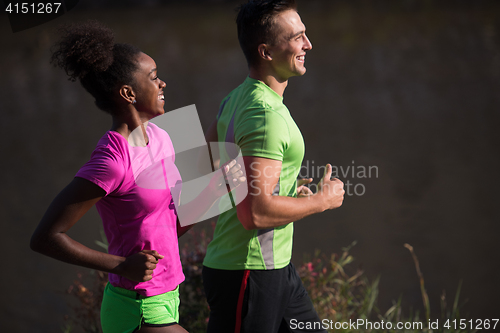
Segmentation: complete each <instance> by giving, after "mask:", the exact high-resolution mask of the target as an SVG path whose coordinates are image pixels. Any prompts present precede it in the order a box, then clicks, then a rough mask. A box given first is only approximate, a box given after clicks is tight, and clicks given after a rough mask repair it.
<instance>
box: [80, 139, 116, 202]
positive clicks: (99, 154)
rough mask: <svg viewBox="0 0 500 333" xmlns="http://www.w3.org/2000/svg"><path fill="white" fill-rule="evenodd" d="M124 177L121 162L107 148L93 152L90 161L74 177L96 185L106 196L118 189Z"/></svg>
mask: <svg viewBox="0 0 500 333" xmlns="http://www.w3.org/2000/svg"><path fill="white" fill-rule="evenodd" d="M124 176H125V169H124V163H123V161H121V158H120V156H119V155H117V154H113V152H112V150H110V149H109V148H108V147H102V148H97V149H96V150H94V152H93V153H92V156H91V157H90V160H89V161H88V162H87V163H85V165H84V166H83V167H82V168H81V169H80V170H79V171H78V172H77V174H76V175H75V177H80V178H84V179H87V180H88V181H91V182H92V183H94V184H96V185H97V186H99V187H100V188H102V189H103V190H104V191H106V195H108V194H110V193H112V192H114V191H115V190H117V189H118V187H119V186H120V185H121V184H122V182H123V178H124Z"/></svg>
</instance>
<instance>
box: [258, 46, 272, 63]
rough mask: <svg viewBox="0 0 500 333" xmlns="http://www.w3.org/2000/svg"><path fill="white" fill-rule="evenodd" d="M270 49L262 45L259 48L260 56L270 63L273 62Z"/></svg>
mask: <svg viewBox="0 0 500 333" xmlns="http://www.w3.org/2000/svg"><path fill="white" fill-rule="evenodd" d="M270 49H271V48H270V47H269V45H268V44H260V45H259V47H258V48H257V51H258V52H259V56H260V57H261V58H262V59H264V60H268V61H270V60H273V56H272V52H271V50H270Z"/></svg>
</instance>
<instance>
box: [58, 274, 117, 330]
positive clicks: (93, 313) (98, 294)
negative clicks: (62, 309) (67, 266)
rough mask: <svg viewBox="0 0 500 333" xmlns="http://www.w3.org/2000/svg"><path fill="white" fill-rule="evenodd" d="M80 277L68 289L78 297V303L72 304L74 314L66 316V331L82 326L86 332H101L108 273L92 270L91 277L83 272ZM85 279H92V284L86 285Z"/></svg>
mask: <svg viewBox="0 0 500 333" xmlns="http://www.w3.org/2000/svg"><path fill="white" fill-rule="evenodd" d="M77 277H78V279H77V280H75V281H74V282H73V284H72V285H71V286H69V288H68V290H67V291H66V292H67V293H68V294H69V295H71V296H73V297H74V298H76V304H77V305H70V307H71V308H72V310H73V313H74V314H73V315H72V316H65V318H64V319H65V322H66V326H65V328H64V332H71V331H72V327H74V326H76V327H81V328H82V329H83V331H84V332H86V333H101V332H102V330H101V320H100V318H101V317H100V311H101V302H102V295H103V293H104V288H105V287H106V283H107V282H108V274H107V273H104V272H101V271H91V272H90V276H89V278H90V279H89V278H85V277H84V276H83V275H82V274H81V273H78V274H77ZM84 280H91V281H92V282H91V286H90V287H86V286H85V285H84V282H83V281H84Z"/></svg>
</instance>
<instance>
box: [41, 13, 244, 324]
mask: <svg viewBox="0 0 500 333" xmlns="http://www.w3.org/2000/svg"><path fill="white" fill-rule="evenodd" d="M52 61H53V62H54V63H55V64H56V65H58V66H59V67H61V68H63V69H64V70H65V71H66V73H67V74H68V75H69V77H70V79H71V80H73V81H75V80H76V79H79V80H80V82H81V84H82V85H83V87H84V88H85V89H86V90H87V91H88V92H89V93H90V94H91V95H92V96H93V97H94V98H95V103H96V105H97V106H98V107H99V108H100V109H102V110H104V111H106V112H107V113H109V114H110V115H111V118H112V126H111V129H110V131H108V132H107V133H106V134H104V136H103V137H102V138H101V139H100V141H99V142H98V144H97V147H96V149H95V150H94V152H93V153H92V156H91V159H90V160H89V161H88V162H87V163H86V164H85V165H84V166H83V167H82V168H81V169H80V170H79V171H78V173H77V174H76V176H75V178H74V179H73V180H72V181H71V183H70V184H69V185H68V186H67V187H66V188H65V189H63V190H62V192H61V193H60V194H59V195H58V196H57V197H56V198H55V199H54V201H53V202H52V204H51V205H50V207H49V208H48V210H47V212H46V213H45V215H44V216H43V218H42V220H41V222H40V224H39V226H38V228H37V229H36V231H35V232H34V234H33V237H32V240H31V248H32V249H33V250H35V251H38V252H40V253H43V254H45V255H48V256H51V257H53V258H56V259H59V260H62V261H65V262H68V263H71V264H75V265H80V266H84V267H88V268H92V269H97V270H101V271H105V272H108V273H109V283H108V285H107V286H106V289H105V292H104V297H103V303H102V308H101V323H102V328H103V331H104V332H105V333H107V332H121V333H123V332H145V333H147V332H165V333H168V332H186V331H185V330H184V329H183V328H182V327H181V326H179V325H178V320H179V315H178V306H179V294H178V285H179V284H180V283H181V282H182V281H183V280H184V275H183V273H182V267H181V263H180V259H179V249H178V242H177V237H178V236H180V235H182V234H183V233H184V232H186V231H187V229H188V227H183V228H181V227H180V226H179V223H178V219H177V214H176V211H175V206H174V205H173V198H172V194H171V193H170V190H169V189H168V187H166V188H165V186H164V188H161V187H160V188H157V189H151V188H145V187H140V186H138V185H137V183H136V178H137V176H138V174H140V173H141V171H144V170H145V169H147V168H148V167H151V166H152V165H153V164H155V165H160V166H163V167H164V168H167V169H168V168H170V170H166V172H164V173H163V174H165V175H171V174H174V175H175V174H176V172H177V170H176V169H175V170H172V168H175V167H172V165H173V159H174V156H175V154H174V152H173V146H172V143H171V141H170V138H169V136H168V134H167V133H166V132H165V131H163V130H161V129H160V128H158V127H157V126H156V125H154V124H148V121H149V120H150V119H152V118H154V117H156V116H158V115H161V114H163V113H164V110H163V107H164V95H163V89H164V88H165V82H163V81H162V80H160V79H159V78H158V76H157V69H156V64H155V62H154V60H153V59H152V58H151V57H149V56H148V55H146V54H144V53H142V52H141V51H140V50H138V49H137V48H135V47H133V46H131V45H127V44H115V43H114V38H113V33H112V32H111V31H110V30H109V29H108V28H106V27H104V26H102V25H100V24H99V23H97V22H90V23H87V24H84V25H81V26H74V27H70V28H66V29H65V31H64V36H63V38H62V39H61V41H60V42H59V43H58V44H57V50H56V51H55V52H54V53H53V55H52ZM137 134H138V137H139V139H140V140H137V138H138V137H137ZM134 136H135V138H134ZM137 141H142V142H143V144H142V145H140V144H139V145H137V146H132V145H131V143H133V142H137ZM158 161H166V162H168V163H163V162H161V163H160V164H158ZM225 170H226V171H228V170H231V171H230V174H231V175H232V177H231V178H230V179H235V180H236V179H238V180H241V181H244V178H242V177H241V175H242V174H241V171H240V170H239V165H238V164H236V163H235V162H234V163H232V164H231V165H229V166H226V169H225ZM164 171H165V170H164ZM165 181H166V179H165ZM170 181H171V179H170ZM210 184H211V185H210V186H209V187H208V188H207V189H206V190H204V192H203V193H202V194H203V195H204V197H206V198H207V200H205V201H206V202H210V201H211V202H212V203H213V202H214V201H215V200H216V197H218V196H220V195H222V194H225V193H227V192H226V188H225V187H226V186H225V184H224V182H221V181H217V180H213V181H212V182H211V183H210ZM93 205H96V208H97V210H98V212H99V214H100V216H101V218H102V220H103V225H104V230H105V233H106V237H107V238H108V242H109V249H108V252H109V253H102V252H99V251H94V250H92V249H90V248H88V247H86V246H84V245H82V244H80V243H78V242H76V241H75V240H73V239H71V238H70V237H68V235H67V234H66V232H67V231H68V230H69V229H70V228H71V227H72V226H73V225H74V224H75V223H76V222H77V221H78V220H79V219H80V218H81V217H82V216H83V215H84V214H85V213H86V212H87V211H88V210H89V209H90V208H91V207H92V206H93ZM208 206H210V203H207V207H208ZM198 208H199V207H198Z"/></svg>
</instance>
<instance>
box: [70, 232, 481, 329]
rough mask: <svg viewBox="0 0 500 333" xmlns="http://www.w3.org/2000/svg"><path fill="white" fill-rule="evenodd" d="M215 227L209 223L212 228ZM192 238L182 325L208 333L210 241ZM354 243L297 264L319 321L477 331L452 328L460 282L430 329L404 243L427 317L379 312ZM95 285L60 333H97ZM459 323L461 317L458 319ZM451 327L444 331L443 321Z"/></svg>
mask: <svg viewBox="0 0 500 333" xmlns="http://www.w3.org/2000/svg"><path fill="white" fill-rule="evenodd" d="M214 227H215V223H212V228H214ZM185 237H189V238H190V239H189V240H188V241H187V242H186V243H185V245H184V247H183V248H182V249H181V251H180V256H181V261H182V266H183V270H184V275H185V276H186V280H185V282H184V283H182V284H181V285H180V298H181V305H180V307H179V312H180V324H181V326H183V327H184V328H185V329H186V330H187V331H189V332H191V333H201V332H205V331H206V326H207V322H208V316H209V307H208V304H207V301H206V298H205V293H204V291H203V281H202V276H201V272H202V265H203V259H204V257H205V254H206V248H207V245H208V243H209V242H210V239H211V237H210V236H209V235H208V234H207V231H206V230H205V229H201V230H200V231H198V230H197V229H191V230H190V231H189V233H188V234H187V236H185ZM102 238H103V239H102V241H97V242H96V243H97V244H99V245H100V246H101V247H103V248H105V249H107V245H106V244H107V243H106V240H105V237H104V235H103V236H102ZM355 244H356V242H353V243H352V244H351V245H350V246H349V247H347V248H343V249H342V254H341V255H337V254H331V255H330V256H327V255H326V254H324V253H321V252H320V251H319V250H317V251H316V252H315V253H314V255H313V257H312V258H311V257H310V256H309V257H308V256H305V257H304V261H303V263H302V264H300V265H299V266H298V272H299V275H300V277H301V278H302V281H303V283H304V286H305V287H306V289H307V291H308V293H309V296H310V297H311V300H312V301H313V303H314V305H315V308H316V310H317V312H318V315H319V317H320V318H321V319H322V320H324V319H326V320H328V321H331V322H332V323H337V322H339V323H342V322H349V320H352V321H356V320H358V319H364V320H369V321H371V322H381V321H382V320H383V321H384V322H385V323H387V322H390V323H394V324H395V323H398V322H400V323H410V324H412V323H416V322H422V326H423V329H419V330H415V329H403V330H396V328H395V327H394V328H392V329H365V330H361V331H362V332H384V333H385V332H387V333H393V332H407V333H412V332H425V333H434V332H436V333H440V332H443V333H444V332H449V333H459V332H460V333H462V332H476V330H472V329H470V328H468V329H465V330H460V329H457V328H455V327H454V326H455V324H454V321H455V323H456V322H460V312H459V308H460V305H459V296H460V289H461V283H460V284H459V287H458V290H457V293H456V295H455V299H454V302H453V305H452V308H451V309H449V308H448V306H447V303H446V296H445V294H444V292H443V295H442V296H441V318H440V324H439V325H438V328H437V329H430V328H429V327H427V326H428V325H427V323H428V322H429V320H432V319H431V317H430V316H431V311H430V302H429V296H428V294H427V291H426V289H425V284H424V282H425V281H424V277H423V274H422V272H421V271H420V265H419V262H418V258H417V256H416V255H415V253H414V251H413V248H412V247H411V246H410V245H408V244H405V247H406V248H407V249H408V250H409V251H410V252H411V255H412V257H413V260H414V262H415V267H416V269H417V275H418V277H419V280H420V290H421V293H422V300H423V304H424V310H425V318H424V319H423V320H421V319H420V314H419V312H418V311H416V312H415V313H413V312H412V311H410V313H409V314H404V313H403V309H402V306H401V303H402V298H401V297H400V298H399V300H398V301H397V302H393V305H392V306H391V308H389V310H387V311H386V312H385V313H382V312H380V310H379V309H378V308H377V306H376V301H377V297H378V283H379V278H376V279H375V280H374V281H373V282H369V280H368V278H367V277H366V276H365V275H363V271H361V270H359V269H357V270H355V269H353V268H352V267H348V266H349V265H350V264H352V262H353V261H354V258H353V257H352V256H351V255H350V254H349V251H350V250H351V248H352V247H353V246H354V245H355ZM93 276H94V278H93V279H94V283H93V286H92V287H91V288H87V287H85V285H84V283H83V282H82V279H83V276H82V275H81V274H78V280H76V281H75V282H74V283H73V285H72V286H70V288H69V289H68V293H69V294H70V295H73V296H75V297H76V300H77V303H78V306H72V308H73V311H74V316H71V317H69V316H67V321H68V322H69V323H68V324H67V325H66V327H64V328H63V331H64V332H71V331H72V327H73V326H79V327H81V328H83V330H84V331H85V332H92V333H94V332H99V333H100V332H101V329H100V319H99V309H100V305H101V300H102V294H103V291H104V287H105V285H106V283H107V274H106V273H103V272H94V273H93ZM462 320H463V319H462ZM446 322H448V323H449V327H448V328H446V327H445V325H444V324H445V323H446ZM355 331H356V332H358V331H360V330H352V329H342V328H341V329H336V330H335V332H355Z"/></svg>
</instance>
